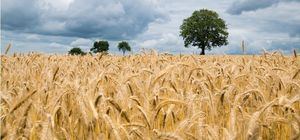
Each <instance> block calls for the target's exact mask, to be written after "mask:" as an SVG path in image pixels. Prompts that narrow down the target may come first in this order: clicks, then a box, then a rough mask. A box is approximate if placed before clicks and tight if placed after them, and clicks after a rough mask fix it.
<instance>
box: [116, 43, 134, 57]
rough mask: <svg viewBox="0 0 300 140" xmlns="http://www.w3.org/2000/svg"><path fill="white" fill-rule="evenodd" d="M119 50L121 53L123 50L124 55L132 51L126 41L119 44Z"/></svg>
mask: <svg viewBox="0 0 300 140" xmlns="http://www.w3.org/2000/svg"><path fill="white" fill-rule="evenodd" d="M118 49H119V51H121V50H122V52H123V55H124V54H125V52H126V51H131V47H130V46H129V44H128V43H127V42H126V41H122V42H120V43H119V44H118Z"/></svg>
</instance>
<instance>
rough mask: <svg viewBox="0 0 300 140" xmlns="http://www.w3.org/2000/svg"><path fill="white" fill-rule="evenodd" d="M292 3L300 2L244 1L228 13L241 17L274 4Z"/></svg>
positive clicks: (282, 0) (289, 0)
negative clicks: (244, 13) (248, 12)
mask: <svg viewBox="0 0 300 140" xmlns="http://www.w3.org/2000/svg"><path fill="white" fill-rule="evenodd" d="M291 1H295V2H300V0H242V1H235V2H234V3H232V5H231V6H230V7H229V8H228V9H227V12H228V13H229V14H232V15H240V14H242V13H243V12H247V11H255V10H258V9H263V8H267V7H270V6H272V5H274V4H278V3H279V2H291Z"/></svg>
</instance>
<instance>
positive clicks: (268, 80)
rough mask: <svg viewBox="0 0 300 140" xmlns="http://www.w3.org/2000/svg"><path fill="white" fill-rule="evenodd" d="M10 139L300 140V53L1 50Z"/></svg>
mask: <svg viewBox="0 0 300 140" xmlns="http://www.w3.org/2000/svg"><path fill="white" fill-rule="evenodd" d="M0 95H1V114H0V115H1V116H0V117H1V139H4V140H5V139H12V140H15V139H68V140H69V139H70V140H72V139H78V140H83V139H191V140H193V139H200V140H202V139H203V140H218V139H224V140H231V139H236V140H241V139H254V140H255V139H264V140H265V139H267V140H268V139H270V140H276V139H281V140H284V139H295V140H297V139H300V58H299V57H298V58H296V57H293V56H283V55H281V54H279V53H270V54H264V55H257V56H226V55H225V56H198V55H175V56H172V55H163V54H157V53H155V52H149V53H142V54H139V55H132V56H125V57H121V56H110V55H96V56H90V55H86V56H64V55H41V54H27V55H14V56H1V94H0Z"/></svg>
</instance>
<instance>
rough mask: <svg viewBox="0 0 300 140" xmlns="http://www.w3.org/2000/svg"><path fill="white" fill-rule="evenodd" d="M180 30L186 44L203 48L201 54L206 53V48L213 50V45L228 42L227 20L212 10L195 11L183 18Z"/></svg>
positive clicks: (217, 45)
mask: <svg viewBox="0 0 300 140" xmlns="http://www.w3.org/2000/svg"><path fill="white" fill-rule="evenodd" d="M180 30H181V31H180V36H182V37H183V39H184V46H185V47H189V45H192V46H196V47H198V48H200V49H202V52H201V55H205V50H211V48H212V47H220V46H222V45H227V44H228V40H227V38H228V32H227V26H226V24H225V21H224V20H223V19H221V18H220V17H219V15H218V13H216V12H214V11H211V10H207V9H202V10H199V11H194V13H193V14H192V16H191V17H189V18H187V19H184V20H183V24H182V25H181V26H180Z"/></svg>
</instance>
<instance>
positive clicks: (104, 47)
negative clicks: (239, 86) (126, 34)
mask: <svg viewBox="0 0 300 140" xmlns="http://www.w3.org/2000/svg"><path fill="white" fill-rule="evenodd" d="M108 50H109V44H108V42H107V41H98V42H97V41H95V42H94V45H93V47H92V48H91V49H90V51H92V52H94V53H99V52H107V51H108Z"/></svg>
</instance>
